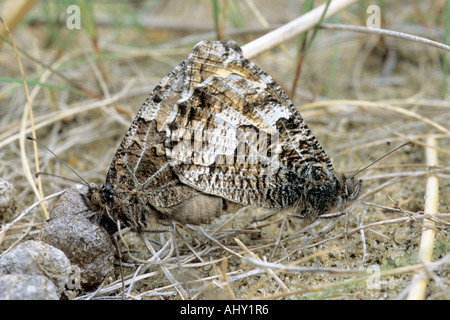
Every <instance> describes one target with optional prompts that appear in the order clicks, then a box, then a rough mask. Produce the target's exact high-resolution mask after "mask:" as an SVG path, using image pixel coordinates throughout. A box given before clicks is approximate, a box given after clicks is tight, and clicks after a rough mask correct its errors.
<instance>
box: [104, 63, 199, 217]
mask: <svg viewBox="0 0 450 320" xmlns="http://www.w3.org/2000/svg"><path fill="white" fill-rule="evenodd" d="M185 62H186V61H184V62H182V63H181V64H180V65H178V66H177V67H176V68H175V69H174V70H173V71H172V72H170V73H169V74H168V75H167V76H166V77H164V78H163V79H162V80H161V81H160V83H159V84H158V85H157V86H156V87H155V88H154V90H153V92H152V93H151V94H150V95H149V97H148V98H147V99H146V101H145V102H144V104H143V106H142V107H141V109H140V110H139V112H138V114H137V115H136V117H135V119H134V120H133V122H132V124H131V126H130V128H129V130H128V131H127V133H126V135H125V137H124V139H123V141H122V143H121V145H120V146H119V148H118V149H117V151H116V153H115V155H114V158H113V160H112V162H111V166H110V169H109V171H108V175H107V177H106V184H107V185H110V186H114V192H115V193H116V194H124V195H125V194H128V193H129V194H131V193H132V192H133V191H134V190H142V191H145V192H146V193H147V194H148V197H147V201H149V202H150V204H151V205H153V206H154V207H156V208H157V207H161V208H164V207H171V206H174V205H176V204H178V203H181V202H182V201H184V200H186V199H188V198H191V197H192V196H194V195H196V194H198V193H199V191H197V190H195V189H193V188H191V187H189V186H187V185H185V184H183V183H181V182H180V180H179V179H178V177H177V176H176V175H175V173H174V172H173V170H172V168H171V167H170V165H169V159H168V158H167V157H166V154H165V149H164V142H165V140H166V135H165V131H161V126H162V125H163V124H164V122H163V121H162V122H161V121H159V120H160V119H163V118H165V117H167V115H169V114H170V112H171V108H172V106H173V105H175V104H176V103H177V101H178V99H179V98H180V96H181V91H182V88H183V84H184V80H185Z"/></svg>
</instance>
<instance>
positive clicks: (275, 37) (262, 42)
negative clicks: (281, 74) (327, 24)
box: [242, 0, 356, 59]
mask: <svg viewBox="0 0 450 320" xmlns="http://www.w3.org/2000/svg"><path fill="white" fill-rule="evenodd" d="M354 2H356V0H336V1H331V4H330V5H329V7H328V9H327V12H326V15H325V17H324V18H325V19H326V18H328V17H330V16H332V15H334V14H336V13H337V12H339V11H341V10H343V9H345V8H346V7H348V6H349V5H351V4H352V3H354ZM325 8H326V4H323V5H320V6H318V7H317V8H315V9H313V10H311V11H310V12H308V13H307V14H305V15H303V16H301V17H299V18H297V19H295V20H293V21H291V22H289V23H287V24H285V25H283V26H281V27H280V28H278V29H276V30H274V31H272V32H269V33H267V34H265V35H264V36H262V37H259V38H258V39H255V40H253V41H252V42H249V43H247V44H246V45H245V46H243V47H242V52H243V54H244V57H246V58H247V59H251V58H253V57H255V56H257V55H259V54H261V53H262V52H265V51H267V50H270V49H272V48H274V47H276V46H278V45H280V44H282V43H283V42H285V41H287V40H289V39H290V38H293V37H295V36H296V35H298V34H300V33H302V32H304V31H306V30H308V29H310V28H311V27H313V26H314V25H315V24H316V23H318V21H319V20H320V17H321V16H322V13H323V11H324V9H325Z"/></svg>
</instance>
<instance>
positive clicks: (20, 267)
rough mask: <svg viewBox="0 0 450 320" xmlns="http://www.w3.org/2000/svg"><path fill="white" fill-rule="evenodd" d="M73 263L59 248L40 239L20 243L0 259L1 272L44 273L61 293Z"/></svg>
mask: <svg viewBox="0 0 450 320" xmlns="http://www.w3.org/2000/svg"><path fill="white" fill-rule="evenodd" d="M70 272H71V265H70V261H69V259H68V258H67V257H66V255H65V254H64V253H63V252H62V251H61V250H59V249H57V248H55V247H53V246H51V245H48V244H46V243H43V242H40V241H34V240H30V241H26V242H23V243H20V244H19V245H17V246H16V247H15V248H13V249H12V250H11V251H10V252H8V253H6V254H5V255H4V256H3V257H2V258H1V259H0V275H1V274H24V275H43V276H46V277H47V278H49V279H50V280H51V281H52V282H53V283H54V285H55V287H56V290H57V293H58V294H60V293H61V292H62V291H63V290H64V287H65V285H66V283H67V281H68V279H69V276H70Z"/></svg>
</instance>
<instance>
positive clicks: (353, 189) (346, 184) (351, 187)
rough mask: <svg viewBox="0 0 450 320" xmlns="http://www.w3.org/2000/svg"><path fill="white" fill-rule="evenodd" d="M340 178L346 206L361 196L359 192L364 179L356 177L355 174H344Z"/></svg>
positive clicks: (342, 195) (341, 192)
mask: <svg viewBox="0 0 450 320" xmlns="http://www.w3.org/2000/svg"><path fill="white" fill-rule="evenodd" d="M339 180H340V181H339V182H340V186H341V191H340V194H341V198H342V201H343V205H344V206H345V205H347V204H349V203H351V202H353V201H355V200H356V199H357V198H358V197H359V194H360V193H361V187H362V180H361V179H355V176H354V175H352V176H351V177H346V176H345V175H344V174H342V175H341V176H340V177H339Z"/></svg>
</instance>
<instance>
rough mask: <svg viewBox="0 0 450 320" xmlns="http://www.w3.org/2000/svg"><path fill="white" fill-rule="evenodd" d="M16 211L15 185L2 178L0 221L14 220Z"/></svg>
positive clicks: (0, 182) (0, 184) (0, 181)
mask: <svg viewBox="0 0 450 320" xmlns="http://www.w3.org/2000/svg"><path fill="white" fill-rule="evenodd" d="M15 213H16V194H15V192H14V187H13V185H12V184H11V183H9V182H8V181H6V180H5V179H1V178H0V221H8V220H12V217H13V216H14V215H15Z"/></svg>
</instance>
